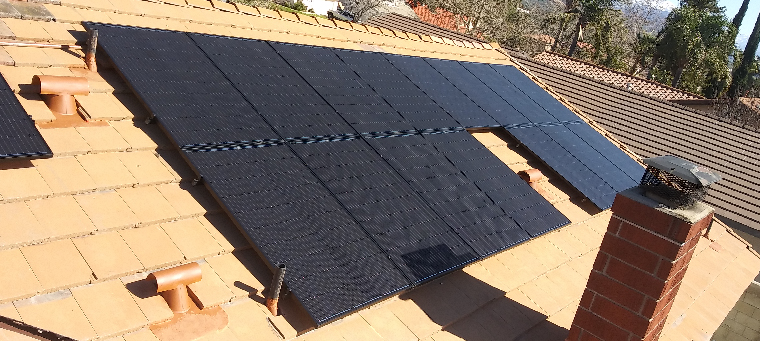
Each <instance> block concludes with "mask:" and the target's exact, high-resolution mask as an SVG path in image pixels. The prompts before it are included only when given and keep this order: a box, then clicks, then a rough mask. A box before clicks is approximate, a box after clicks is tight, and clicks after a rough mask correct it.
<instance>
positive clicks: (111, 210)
mask: <svg viewBox="0 0 760 341" xmlns="http://www.w3.org/2000/svg"><path fill="white" fill-rule="evenodd" d="M74 199H76V201H77V203H79V206H81V207H82V210H84V212H85V213H87V216H88V217H89V218H90V220H91V221H92V223H93V224H94V225H95V228H97V230H98V231H106V230H111V229H121V228H128V227H135V226H137V225H138V224H140V219H138V218H137V216H136V215H135V213H134V212H132V209H130V208H129V206H127V203H126V202H124V200H123V199H122V198H121V196H120V195H119V194H118V193H116V192H115V191H105V192H97V193H92V194H82V195H77V196H75V197H74Z"/></svg>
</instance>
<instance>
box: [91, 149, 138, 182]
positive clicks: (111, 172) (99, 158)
mask: <svg viewBox="0 0 760 341" xmlns="http://www.w3.org/2000/svg"><path fill="white" fill-rule="evenodd" d="M76 158H77V161H79V164H80V165H82V167H83V168H84V170H85V172H87V174H88V175H90V177H91V178H92V180H93V181H95V184H96V185H97V188H98V189H101V190H102V189H113V188H119V187H126V186H133V185H134V184H136V183H137V180H136V179H135V178H134V177H133V176H132V173H130V172H129V170H128V169H127V167H125V166H124V165H123V164H122V163H121V161H120V160H119V156H118V155H116V154H111V153H102V154H86V155H77V156H76Z"/></svg>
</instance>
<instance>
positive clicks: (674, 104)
mask: <svg viewBox="0 0 760 341" xmlns="http://www.w3.org/2000/svg"><path fill="white" fill-rule="evenodd" d="M510 59H511V60H512V62H514V63H516V64H517V61H515V59H523V60H528V61H530V62H533V63H537V64H541V65H542V66H544V67H547V68H550V69H552V70H555V71H559V72H563V73H565V74H569V75H572V76H573V77H579V78H583V79H585V80H587V81H590V82H594V83H597V84H599V85H602V86H605V87H608V88H610V89H615V90H620V91H623V92H626V93H628V94H629V95H633V96H642V97H646V98H648V99H651V100H653V101H656V102H659V103H660V104H664V105H670V106H674V107H677V108H679V109H682V110H685V111H688V112H690V113H692V114H695V115H698V116H701V117H706V118H709V119H713V120H716V121H718V122H720V123H724V124H726V125H729V126H731V128H733V129H742V130H744V131H747V132H749V133H752V134H758V133H760V131H755V130H752V129H747V128H745V127H742V126H739V125H737V124H736V123H733V122H731V121H729V120H727V119H725V118H722V117H716V116H713V115H710V114H708V113H705V112H702V111H700V110H697V109H694V108H691V107H688V106H685V105H683V104H680V103H678V102H674V101H671V100H665V99H662V98H659V97H656V96H653V95H650V94H645V93H641V92H636V91H632V90H628V89H626V88H623V87H619V86H616V85H613V84H610V83H607V82H604V81H601V80H598V79H595V78H591V77H588V76H586V75H582V74H578V73H575V72H572V71H569V70H565V69H562V68H559V67H556V66H553V65H549V64H546V63H544V62H541V61H538V60H535V59H533V58H525V57H520V56H512V55H510Z"/></svg>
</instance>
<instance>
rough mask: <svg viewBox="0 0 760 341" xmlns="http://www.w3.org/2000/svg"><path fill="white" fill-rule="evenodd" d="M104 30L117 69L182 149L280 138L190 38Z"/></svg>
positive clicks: (105, 27) (122, 30) (162, 33)
mask: <svg viewBox="0 0 760 341" xmlns="http://www.w3.org/2000/svg"><path fill="white" fill-rule="evenodd" d="M98 29H99V31H100V33H99V34H102V35H105V36H106V37H108V38H107V39H108V43H107V44H108V53H109V55H112V56H118V58H114V59H113V61H114V64H115V65H116V68H117V69H118V70H119V72H121V73H122V75H124V78H125V79H126V80H127V82H128V83H129V84H130V86H131V87H132V89H133V90H134V91H135V93H136V94H137V95H138V96H139V97H140V98H141V99H142V101H143V102H144V103H145V104H146V106H147V107H148V108H149V109H150V112H151V113H152V114H153V115H155V117H156V119H158V121H159V122H160V123H161V125H162V126H163V127H164V128H165V130H166V131H167V133H168V134H169V135H170V136H171V137H172V138H173V139H174V141H175V142H176V143H177V144H178V145H180V146H185V145H193V144H199V143H213V142H231V141H250V140H262V139H274V138H278V136H277V134H276V133H275V132H274V131H273V130H272V128H271V127H270V126H269V125H268V124H267V123H266V122H265V121H264V120H263V119H262V117H261V116H260V115H259V114H258V113H257V112H256V110H254V109H253V108H252V107H251V105H250V104H249V103H248V102H247V101H246V99H245V98H244V97H243V96H242V95H241V94H240V93H239V92H238V91H237V89H236V88H235V87H234V86H233V84H232V83H230V82H229V80H228V79H227V78H226V77H225V75H224V74H223V73H222V72H221V71H220V70H219V69H218V68H217V67H216V65H215V64H214V63H213V62H212V61H211V60H210V59H209V58H208V57H207V56H206V54H205V53H204V52H203V50H201V49H200V48H198V46H197V45H196V44H195V42H194V41H193V40H192V39H190V37H189V36H188V35H186V34H184V33H180V32H169V31H158V30H147V29H130V30H129V34H124V33H125V32H124V29H123V28H119V27H116V26H107V25H99V26H98ZM209 113H213V118H212V119H209Z"/></svg>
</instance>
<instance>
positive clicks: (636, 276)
mask: <svg viewBox="0 0 760 341" xmlns="http://www.w3.org/2000/svg"><path fill="white" fill-rule="evenodd" d="M605 274H607V276H609V277H610V278H612V279H615V280H617V281H618V282H622V283H625V284H626V285H627V286H629V287H631V288H633V289H636V290H638V291H641V292H643V293H644V294H647V295H649V296H652V297H659V296H660V294H661V293H662V289H663V288H664V287H665V281H663V280H661V279H659V278H657V277H655V276H653V275H650V274H648V273H646V272H644V271H641V270H639V269H636V268H634V267H632V266H630V265H628V264H624V263H622V262H620V261H619V260H617V259H615V258H610V260H609V264H608V265H607V270H606V271H605Z"/></svg>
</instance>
